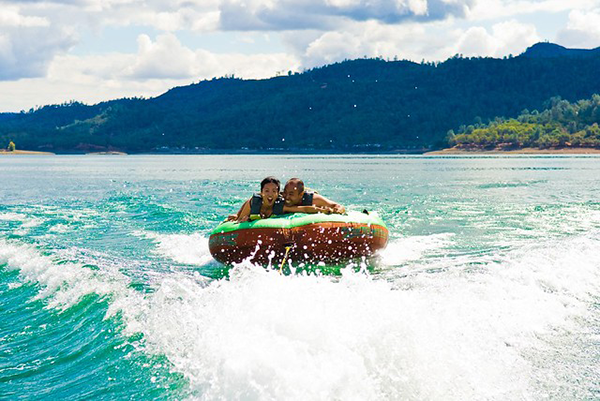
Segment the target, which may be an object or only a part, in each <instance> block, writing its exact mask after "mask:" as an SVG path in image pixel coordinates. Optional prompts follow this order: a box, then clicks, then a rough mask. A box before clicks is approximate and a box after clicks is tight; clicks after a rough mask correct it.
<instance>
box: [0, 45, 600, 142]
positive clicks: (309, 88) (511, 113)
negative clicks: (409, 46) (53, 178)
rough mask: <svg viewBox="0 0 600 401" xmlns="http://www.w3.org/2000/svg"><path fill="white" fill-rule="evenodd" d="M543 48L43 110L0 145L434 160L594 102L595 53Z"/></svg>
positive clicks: (373, 62) (204, 86) (25, 118)
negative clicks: (498, 120) (454, 139)
mask: <svg viewBox="0 0 600 401" xmlns="http://www.w3.org/2000/svg"><path fill="white" fill-rule="evenodd" d="M549 45H550V44H540V45H536V46H537V47H536V46H534V47H533V48H531V49H530V50H528V51H527V52H525V53H524V54H523V55H521V56H518V57H509V58H505V59H493V58H463V57H460V56H456V57H453V58H451V59H449V60H447V61H445V62H443V63H425V62H423V63H420V64H419V63H413V62H408V61H385V60H382V59H359V60H352V61H344V62H341V63H337V64H333V65H328V66H325V67H321V68H315V69H312V70H309V71H306V72H303V73H301V74H292V73H290V74H289V75H287V76H281V77H276V78H272V79H266V80H242V79H237V78H235V77H228V78H219V79H213V80H209V81H202V82H199V83H195V84H192V85H189V86H184V87H178V88H173V89H171V90H169V91H168V92H166V93H164V94H163V95H161V96H158V97H156V98H152V99H141V98H133V99H119V100H113V101H108V102H103V103H100V104H96V105H84V104H82V103H79V102H70V103H67V104H61V105H51V106H44V107H40V108H36V109H31V110H29V111H26V112H25V111H24V112H21V113H16V114H15V113H13V114H6V113H5V114H0V143H8V142H9V141H10V140H12V141H14V142H15V143H16V144H17V146H18V147H19V148H20V149H32V150H50V151H59V152H63V151H66V152H72V151H102V150H121V151H126V152H148V151H194V150H200V151H202V150H203V149H224V150H227V149H229V150H235V149H240V148H248V149H257V150H259V149H287V150H294V149H299V148H303V149H315V150H318V149H324V150H338V151H344V152H345V151H348V152H351V151H369V150H376V151H382V150H395V149H427V148H440V147H445V146H447V138H446V137H447V133H448V130H450V129H454V130H457V131H458V127H460V126H461V125H466V126H467V127H468V126H469V125H470V124H471V125H473V127H474V128H475V127H476V126H477V124H483V123H487V122H489V121H491V120H492V119H494V118H495V117H496V116H505V117H506V118H511V117H513V118H514V117H516V116H518V114H519V113H520V112H521V111H522V110H524V109H528V110H542V109H543V108H544V104H545V102H547V101H548V99H550V98H552V97H555V96H560V97H561V98H562V99H565V100H566V101H569V102H575V101H577V100H578V99H589V98H591V96H592V95H593V94H594V93H600V74H598V71H600V55H599V54H598V52H595V51H594V52H592V51H585V52H584V53H581V51H578V52H577V51H576V52H575V53H570V52H569V49H564V48H561V49H562V50H561V51H560V52H559V51H558V50H556V49H554V48H550V47H549ZM540 46H541V47H540ZM553 46H555V45H553ZM536 49H537V50H536ZM553 49H554V50H553ZM563 50H566V52H565V51H563ZM581 54H585V57H584V56H580V55H581ZM517 121H518V120H517ZM505 123H507V124H508V123H509V121H506V122H505ZM520 123H521V122H520ZM511 124H514V123H511ZM459 133H462V134H469V135H470V134H472V132H467V131H466V128H465V131H464V132H459Z"/></svg>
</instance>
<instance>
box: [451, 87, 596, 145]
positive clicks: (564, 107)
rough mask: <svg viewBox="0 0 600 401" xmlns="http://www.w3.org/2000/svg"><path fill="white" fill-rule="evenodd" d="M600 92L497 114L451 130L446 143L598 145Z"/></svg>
mask: <svg viewBox="0 0 600 401" xmlns="http://www.w3.org/2000/svg"><path fill="white" fill-rule="evenodd" d="M599 124H600V95H598V94H594V95H592V97H591V98H590V99H584V100H579V101H577V102H573V103H571V102H569V101H567V100H563V99H561V98H560V97H553V98H551V99H550V100H549V101H548V102H547V103H546V108H545V109H544V110H542V111H541V112H540V111H538V110H533V111H531V112H530V111H529V110H523V111H522V112H521V114H520V115H519V116H518V117H517V118H505V117H497V118H495V119H494V120H493V121H489V122H488V123H487V124H483V123H481V122H480V123H475V124H473V125H469V126H464V125H463V126H461V127H460V128H459V129H458V131H457V133H455V132H454V131H453V130H450V131H449V132H448V135H447V140H448V145H449V146H459V147H482V148H496V147H510V148H520V147H535V148H541V149H545V148H560V147H600V126H599Z"/></svg>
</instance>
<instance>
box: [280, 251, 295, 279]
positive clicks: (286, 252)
mask: <svg viewBox="0 0 600 401" xmlns="http://www.w3.org/2000/svg"><path fill="white" fill-rule="evenodd" d="M293 247H294V245H287V246H286V247H285V256H284V257H283V260H282V261H281V266H279V274H282V273H283V265H284V264H285V261H286V260H287V258H288V254H289V253H290V249H292V248H293Z"/></svg>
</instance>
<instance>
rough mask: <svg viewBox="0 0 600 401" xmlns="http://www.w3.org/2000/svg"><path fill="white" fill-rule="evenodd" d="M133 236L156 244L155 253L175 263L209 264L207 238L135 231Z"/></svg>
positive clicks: (195, 235)
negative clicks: (147, 239)
mask: <svg viewBox="0 0 600 401" xmlns="http://www.w3.org/2000/svg"><path fill="white" fill-rule="evenodd" d="M134 234H135V235H138V236H142V237H146V238H149V239H151V240H153V241H154V242H156V252H157V253H158V254H160V255H162V256H164V257H166V258H169V259H171V260H173V261H175V262H177V263H183V264H190V265H205V264H207V263H209V262H211V261H212V260H213V259H212V256H211V254H210V251H209V249H208V238H205V237H203V236H201V235H200V234H198V233H195V234H159V233H154V232H150V231H136V232H135V233H134Z"/></svg>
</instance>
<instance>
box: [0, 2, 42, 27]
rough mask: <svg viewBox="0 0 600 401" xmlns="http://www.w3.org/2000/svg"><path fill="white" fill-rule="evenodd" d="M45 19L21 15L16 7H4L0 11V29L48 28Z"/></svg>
mask: <svg viewBox="0 0 600 401" xmlns="http://www.w3.org/2000/svg"><path fill="white" fill-rule="evenodd" d="M48 25H50V22H49V21H48V20H47V19H46V18H42V17H36V16H26V15H21V14H20V12H19V9H18V8H17V7H10V6H9V7H4V8H1V9H0V28H2V29H6V28H12V27H33V26H48Z"/></svg>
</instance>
